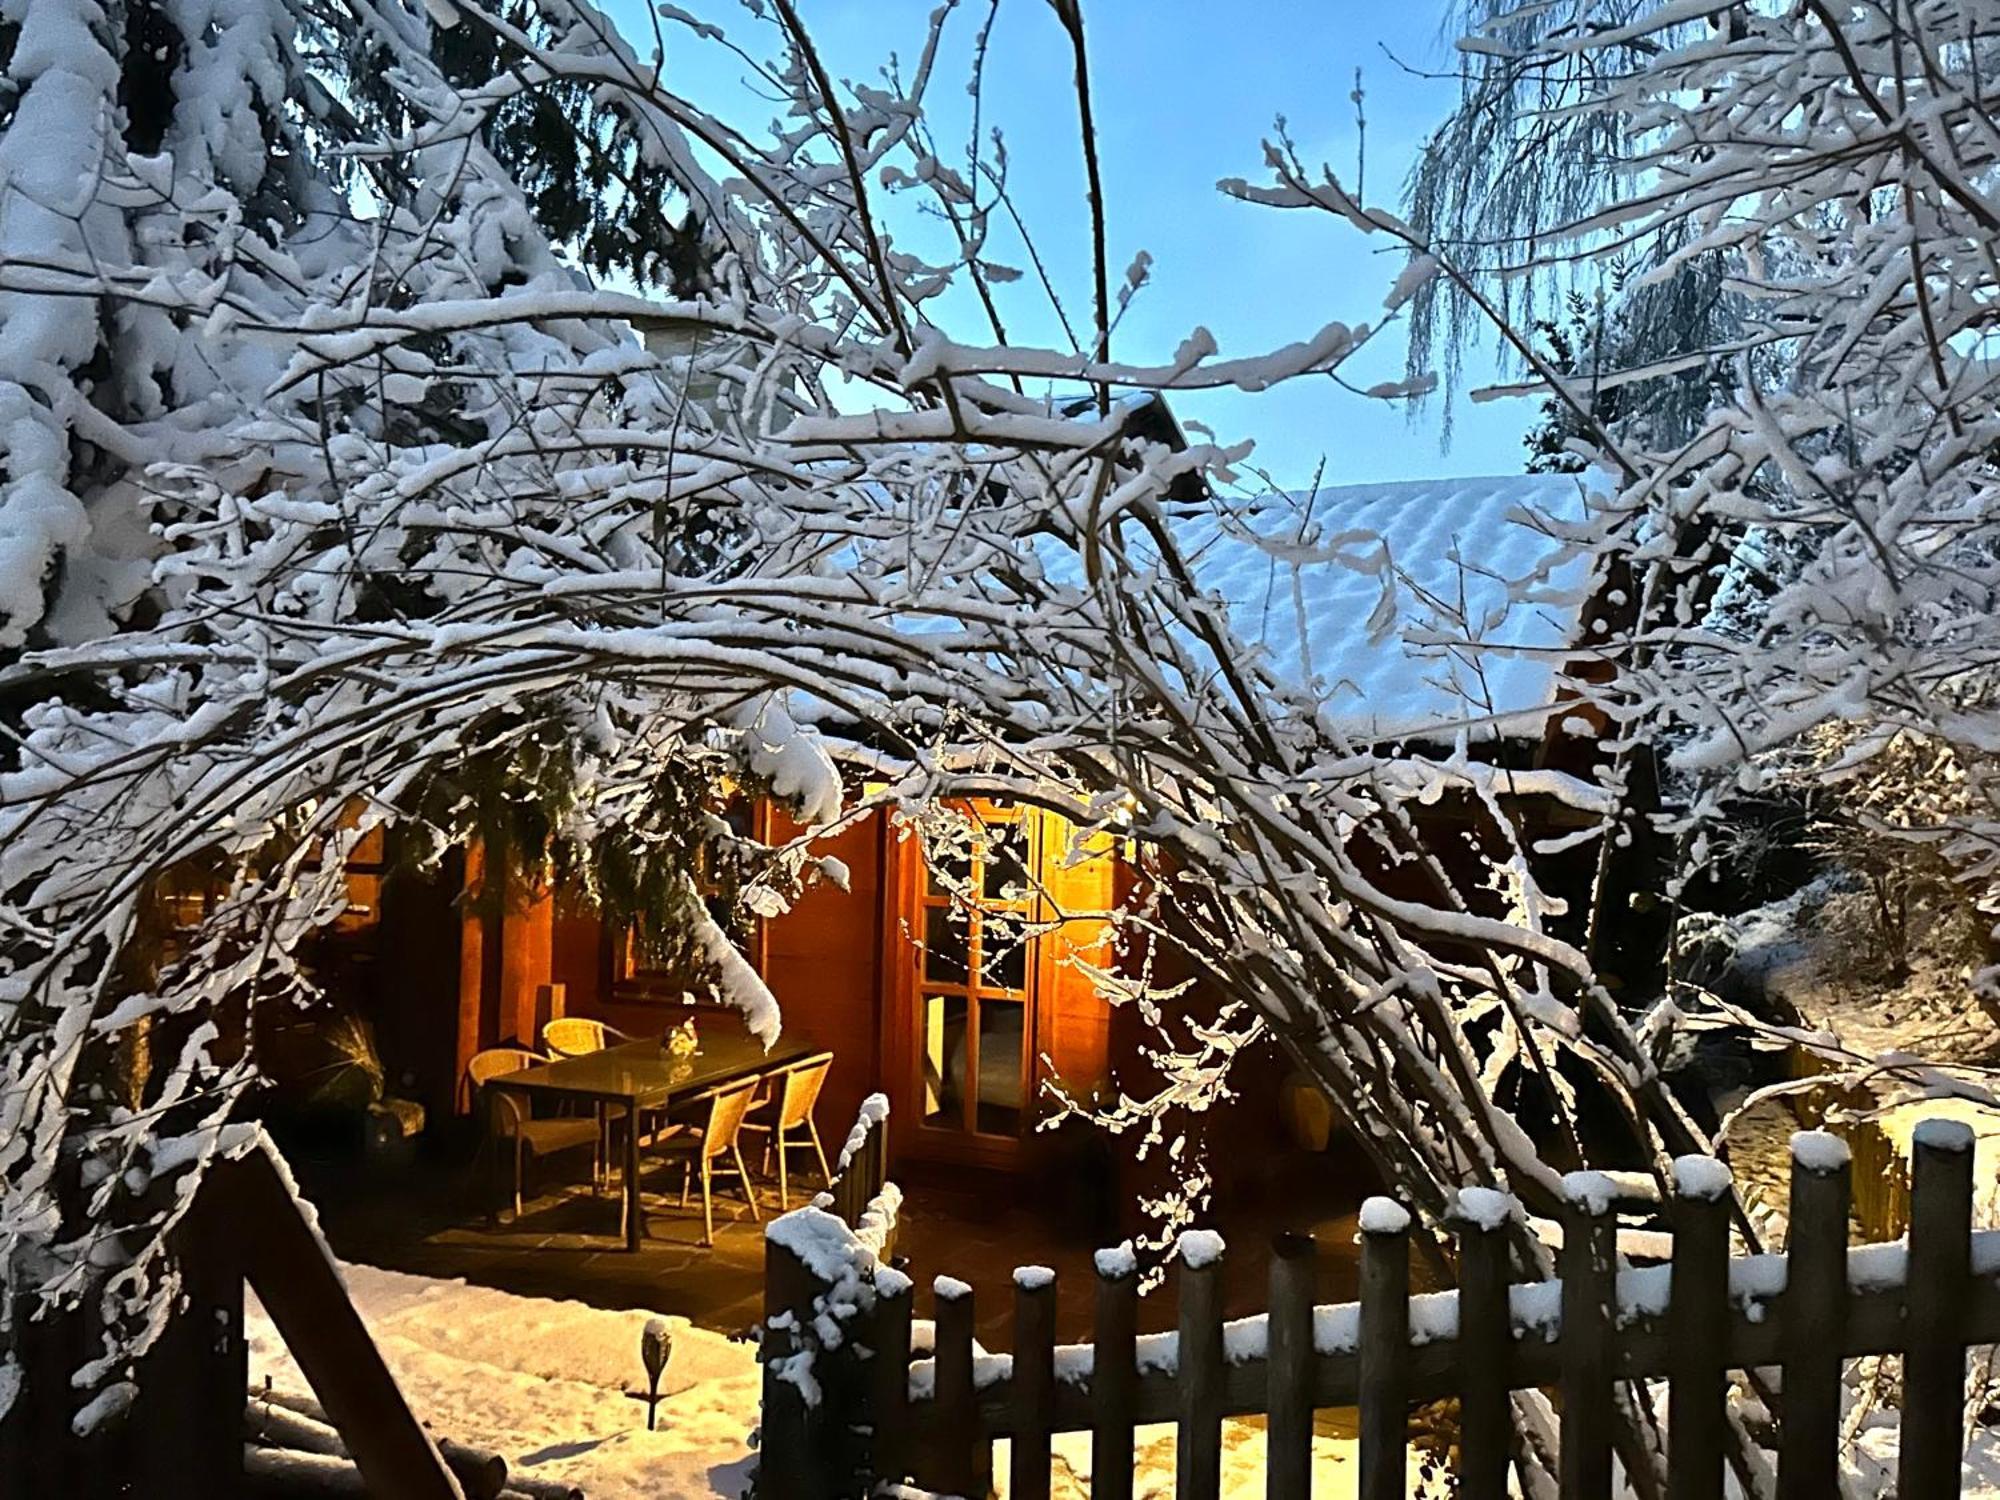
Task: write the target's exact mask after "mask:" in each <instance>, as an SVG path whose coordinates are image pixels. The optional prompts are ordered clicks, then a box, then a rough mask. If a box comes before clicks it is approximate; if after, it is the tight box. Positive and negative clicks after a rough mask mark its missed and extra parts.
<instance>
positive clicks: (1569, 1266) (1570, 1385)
mask: <svg viewBox="0 0 2000 1500" xmlns="http://www.w3.org/2000/svg"><path fill="white" fill-rule="evenodd" d="M1563 1196H1564V1198H1565V1199H1566V1200H1567V1206H1566V1211H1565V1212H1564V1214H1563V1248H1562V1257H1561V1262H1560V1264H1561V1267H1562V1337H1561V1340H1560V1349H1561V1363H1562V1380H1561V1387H1562V1460H1561V1464H1560V1468H1561V1471H1562V1473H1561V1478H1562V1492H1563V1496H1564V1500H1608V1497H1609V1496H1610V1494H1611V1443H1612V1420H1613V1416H1612V1388H1611V1383H1612V1360H1611V1351H1612V1335H1613V1332H1614V1330H1615V1328H1616V1326H1617V1310H1616V1308H1615V1307H1614V1306H1613V1303H1614V1300H1615V1298H1616V1297H1617V1295H1618V1292H1617V1264H1618V1217H1617V1215H1616V1214H1615V1213H1614V1212H1613V1211H1612V1200H1613V1197H1614V1191H1613V1188H1612V1185H1611V1182H1610V1180H1609V1179H1608V1178H1606V1177H1604V1176H1603V1175H1602V1174H1600V1173H1597V1172H1571V1173H1570V1174H1569V1175H1568V1176H1566V1177H1565V1178H1563Z"/></svg>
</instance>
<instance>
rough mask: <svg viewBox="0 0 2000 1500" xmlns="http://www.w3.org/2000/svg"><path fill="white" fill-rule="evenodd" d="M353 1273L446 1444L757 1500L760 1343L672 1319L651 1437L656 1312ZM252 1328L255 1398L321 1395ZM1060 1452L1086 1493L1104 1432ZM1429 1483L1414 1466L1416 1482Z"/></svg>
mask: <svg viewBox="0 0 2000 1500" xmlns="http://www.w3.org/2000/svg"><path fill="white" fill-rule="evenodd" d="M342 1274H343V1275H344V1276H345V1278H346V1281H347V1289H348V1293H349V1295H351V1296H352V1297H353V1299H354V1304H355V1306H356V1307H357V1308H358V1309H359V1310H360V1312H361V1316H362V1319H363V1320H364V1321H365V1322H366V1323H367V1324H368V1329H369V1332H370V1333H372V1334H373V1335H374V1336H375V1342H376V1344H377V1345H378V1346H379V1347H380V1348H381V1350H382V1355H383V1358H384V1359H386V1360H387V1361H388V1364H389V1368H390V1370H391V1371H393V1372H394V1374H395V1376H396V1379H397V1381H398V1382H399V1383H400V1384H401V1386H402V1388H403V1394H404V1395H405V1396H406V1397H407V1398H408V1399H409V1402H410V1405H411V1406H412V1407H413V1408H414V1409H415V1411H416V1413H417V1416H418V1417H419V1418H420V1419H421V1420H422V1421H423V1422H424V1423H425V1424H427V1425H428V1426H429V1427H430V1428H431V1429H432V1431H434V1432H436V1433H438V1434H439V1435H440V1436H443V1437H449V1438H454V1439H456V1440H457V1441H459V1442H461V1443H466V1444H469V1445H471V1446H473V1447H477V1448H487V1449H491V1450H493V1451H495V1452H498V1453H501V1454H504V1455H505V1456H506V1458H507V1464H508V1468H509V1470H510V1472H513V1473H518V1474H527V1475H532V1476H534V1477H537V1478H541V1479H550V1480H561V1481H563V1482H564V1483H566V1484H574V1485H578V1486H581V1487H582V1489H583V1491H584V1493H585V1495H587V1496H588V1497H589V1500H640V1497H643V1500H680V1497H708V1496H712V1495H715V1496H724V1497H729V1500H734V1497H736V1496H739V1495H741V1494H742V1493H743V1490H744V1488H745V1487H746V1485H747V1483H748V1480H749V1475H750V1468H751V1464H752V1454H751V1450H750V1448H749V1444H748V1441H747V1439H748V1435H749V1433H750V1430H751V1429H752V1427H754V1426H755V1425H756V1420H757V1394H758V1373H757V1359H756V1354H755V1352H754V1350H753V1349H752V1348H751V1346H750V1345H748V1344H739V1343H732V1342H731V1341H730V1340H728V1339H725V1338H723V1337H722V1336H721V1335H720V1334H715V1333H709V1332H707V1331H705V1330H703V1329H699V1328H695V1327H692V1326H690V1325H689V1324H688V1323H687V1322H686V1321H685V1320H684V1319H681V1318H670V1319H668V1320H667V1322H668V1324H669V1326H670V1327H671V1329H672V1331H673V1340H674V1351H673V1358H672V1359H671V1360H670V1361H669V1363H668V1365H667V1373H666V1378H665V1379H664V1380H662V1381H661V1383H660V1388H661V1391H662V1392H663V1399H662V1400H661V1402H660V1420H659V1430H658V1431H656V1432H650V1433H649V1432H647V1431H646V1415H645V1412H646V1408H645V1403H644V1402H641V1401H634V1400H632V1399H630V1398H629V1397H627V1396H626V1395H625V1394H624V1392H626V1391H637V1390H643V1389H644V1388H645V1382H646V1377H645V1371H644V1369H643V1367H642V1366H641V1365H640V1363H639V1338H640V1334H641V1332H642V1331H643V1330H644V1328H645V1326H646V1323H647V1321H648V1320H649V1318H651V1317H652V1316H653V1315H652V1314H650V1313H646V1312H643V1311H640V1312H605V1311H603V1310H601V1309H598V1308H594V1307H588V1306H586V1305H584V1304H583V1303H581V1302H553V1301H547V1300H544V1299H542V1298H538V1297H517V1296H514V1295H513V1294H511V1293H508V1292H499V1291H494V1290H491V1289H490V1288H487V1287H479V1286H472V1285H469V1284H467V1283H466V1282H463V1281H438V1280H433V1279H431V1278H429V1277H424V1276H409V1275H405V1274H404V1273H402V1272H400V1271H381V1270H377V1269H375V1268H374V1267H372V1266H359V1265H348V1266H344V1267H343V1268H342ZM244 1324H245V1332H246V1334H247V1336H248V1339H249V1344H250V1383H251V1386H252V1388H253V1389H258V1390H261V1389H263V1388H264V1383H265V1380H266V1377H268V1378H269V1380H270V1382H271V1385H272V1387H273V1388H274V1389H277V1390H281V1391H289V1392H294V1393H296V1394H299V1395H307V1394H310V1390H311V1388H310V1386H309V1385H308V1384H307V1383H306V1379H305V1377H304V1376H303V1375H302V1374H301V1373H300V1372H299V1368H298V1366H297V1365H295V1364H294V1363H293V1362H292V1359H291V1356H290V1355H289V1354H288V1353H287V1352H286V1350H285V1346H284V1341H283V1340H282V1339H280V1338H279V1337H278V1331H277V1329H276V1328H275V1327H273V1326H272V1324H271V1321H270V1319H269V1318H267V1317H266V1316H265V1315H264V1310H263V1308H261V1307H260V1306H258V1305H257V1302H256V1299H255V1298H254V1297H251V1298H249V1299H248V1304H247V1306H246V1308H245V1317H244ZM1173 1433H1174V1430H1173V1428H1172V1427H1171V1426H1155V1427H1142V1428H1140V1429H1139V1431H1138V1433H1137V1434H1136V1439H1137V1444H1138V1453H1137V1459H1136V1463H1135V1467H1134V1476H1133V1484H1134V1489H1133V1493H1134V1495H1135V1497H1137V1500H1145V1497H1147V1496H1163V1495H1170V1494H1172V1493H1173V1488H1174V1436H1173ZM1055 1450H1056V1458H1055V1472H1054V1481H1055V1490H1056V1493H1057V1494H1058V1495H1069V1496H1080V1495H1087V1494H1088V1493H1089V1488H1090V1434H1089V1433H1087V1432H1080V1433H1067V1434H1063V1435H1061V1436H1059V1437H1057V1438H1056V1440H1055ZM1007 1459H1008V1454H1007V1444H1006V1443H1004V1442H1002V1443H999V1444H997V1445H996V1446H995V1448H994V1474H995V1478H996V1479H997V1480H998V1482H999V1484H1000V1487H1001V1493H1002V1494H1003V1495H1004V1494H1005V1492H1006V1480H1007ZM1355 1467H1356V1444H1355V1442H1354V1440H1353V1438H1352V1437H1346V1436H1333V1435H1327V1434H1324V1433H1322V1434H1316V1435H1315V1436H1314V1438H1313V1493H1314V1494H1315V1495H1318V1496H1321V1497H1323V1500H1339V1497H1343V1496H1349V1495H1352V1494H1353V1493H1354V1488H1355ZM1416 1471H1417V1465H1416V1463H1415V1461H1414V1460H1413V1461H1412V1464H1411V1476H1412V1483H1413V1484H1414V1482H1415V1476H1416ZM1222 1478H1223V1495H1224V1496H1225V1497H1226V1500H1253V1497H1255V1496H1260V1495H1262V1494H1263V1492H1264V1431H1263V1423H1262V1422H1261V1421H1257V1420H1249V1421H1229V1422H1225V1423H1224V1424H1223V1453H1222Z"/></svg>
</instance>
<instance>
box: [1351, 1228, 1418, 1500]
mask: <svg viewBox="0 0 2000 1500" xmlns="http://www.w3.org/2000/svg"><path fill="white" fill-rule="evenodd" d="M1360 1329H1361V1357H1360V1369H1359V1371H1358V1373H1357V1377H1356V1382H1357V1384H1358V1386H1359V1391H1358V1393H1357V1394H1358V1397H1359V1405H1360V1408H1361V1410H1360V1424H1361V1462H1360V1478H1359V1483H1358V1484H1357V1485H1356V1486H1355V1494H1356V1496H1357V1497H1358V1500H1402V1495H1403V1491H1404V1487H1405V1485H1406V1483H1407V1480H1406V1475H1407V1473H1408V1464H1409V1460H1408V1458H1407V1457H1406V1453H1407V1448H1408V1442H1409V1362H1410V1214H1409V1210H1407V1209H1406V1208H1404V1207H1403V1206H1402V1204H1400V1203H1398V1202H1396V1201H1395V1200H1394V1199H1392V1198H1370V1199H1369V1200H1368V1201H1367V1202H1365V1203H1363V1204H1362V1205H1361V1314H1360Z"/></svg>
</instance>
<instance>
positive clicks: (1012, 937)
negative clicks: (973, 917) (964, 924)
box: [979, 917, 1028, 990]
mask: <svg viewBox="0 0 2000 1500" xmlns="http://www.w3.org/2000/svg"><path fill="white" fill-rule="evenodd" d="M979 944H980V947H979V968H980V975H979V982H980V983H981V984H983V985H987V986H989V987H991V988H993V989H996V990H1025V989H1026V988H1027V987H1028V939H1027V937H1026V935H1025V934H1024V933H1023V932H1022V931H1021V930H1020V928H1018V927H1017V926H1015V925H1014V924H1013V923H1011V922H996V921H994V920H993V919H992V918H991V917H988V918H987V919H986V921H985V923H984V924H983V925H982V926H981V927H980V930H979Z"/></svg>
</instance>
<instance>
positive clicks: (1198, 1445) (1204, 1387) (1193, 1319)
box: [1174, 1229, 1223, 1500]
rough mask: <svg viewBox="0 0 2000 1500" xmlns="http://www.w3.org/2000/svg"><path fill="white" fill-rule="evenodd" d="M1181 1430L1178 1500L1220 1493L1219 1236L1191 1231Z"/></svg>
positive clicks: (1183, 1304)
mask: <svg viewBox="0 0 2000 1500" xmlns="http://www.w3.org/2000/svg"><path fill="white" fill-rule="evenodd" d="M1178 1250H1179V1255H1180V1262H1181V1268H1180V1338H1179V1342H1178V1344H1177V1345H1176V1349H1177V1351H1178V1358H1179V1364H1178V1366H1177V1368H1176V1372H1175V1373H1176V1378H1177V1381H1178V1386H1179V1393H1180V1400H1179V1407H1180V1410H1179V1417H1180V1431H1179V1432H1177V1433H1176V1434H1175V1435H1174V1494H1175V1496H1176V1497H1177V1500H1216V1497H1217V1496H1218V1495H1219V1494H1220V1493H1221V1491H1222V1373H1223V1362H1222V1255H1223V1243H1222V1236H1221V1235H1219V1234H1216V1233H1215V1232H1214V1231H1213V1230H1207V1229H1190V1230H1187V1231H1186V1232H1184V1233H1183V1234H1182V1235H1181V1238H1180V1245H1179V1247H1178Z"/></svg>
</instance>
